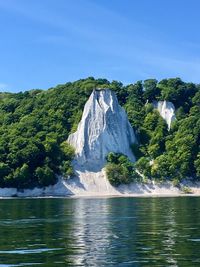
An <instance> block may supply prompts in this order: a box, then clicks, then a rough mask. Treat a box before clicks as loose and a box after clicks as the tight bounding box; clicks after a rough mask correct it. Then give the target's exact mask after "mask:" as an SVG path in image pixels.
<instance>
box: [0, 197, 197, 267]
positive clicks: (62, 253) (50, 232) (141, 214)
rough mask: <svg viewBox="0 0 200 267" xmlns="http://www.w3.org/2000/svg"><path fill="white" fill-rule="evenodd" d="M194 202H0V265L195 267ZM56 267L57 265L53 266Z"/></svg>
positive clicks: (168, 199) (47, 200)
mask: <svg viewBox="0 0 200 267" xmlns="http://www.w3.org/2000/svg"><path fill="white" fill-rule="evenodd" d="M199 226H200V205H199V198H189V197H187V198H184V197H183V198H180V197H179V198H105V199H86V198H83V199H26V200H20V199H16V200H6V201H4V200H1V202H0V250H1V251H2V250H8V251H11V250H16V249H22V248H25V249H40V248H59V249H60V250H57V251H52V252H51V251H49V252H45V253H38V254H32V255H31V254H24V255H20V254H13V255H12V254H8V255H6V254H2V253H0V262H1V264H7V263H9V264H14V263H15V264H16V262H20V263H27V262H31V263H34V262H41V263H45V264H46V265H47V266H55V262H61V263H63V264H64V265H65V266H126V265H125V264H127V266H134V267H135V266H136V267H137V266H138V267H140V266H142V267H145V266H148V267H154V266H173V267H175V266H192V267H193V266H199V262H200V257H199V251H200V242H198V240H199V238H200V227H199ZM58 266H59V265H58Z"/></svg>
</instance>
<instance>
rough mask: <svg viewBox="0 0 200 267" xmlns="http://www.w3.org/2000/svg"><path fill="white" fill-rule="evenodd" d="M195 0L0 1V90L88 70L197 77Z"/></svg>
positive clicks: (199, 4) (199, 48)
mask: <svg viewBox="0 0 200 267" xmlns="http://www.w3.org/2000/svg"><path fill="white" fill-rule="evenodd" d="M199 10H200V1H199V0H166V1H164V0H163V1H161V0H0V36H1V37H0V91H12V92H17V91H21V90H22V91H24V90H29V89H33V88H42V89H47V88H49V87H52V86H54V85H57V84H60V83H65V82H67V81H74V80H77V79H80V78H86V77H88V76H94V77H96V78H98V77H101V78H107V79H109V80H119V81H122V82H124V83H133V82H135V81H137V80H143V79H147V78H157V79H158V80H160V79H162V78H167V77H181V78H182V79H183V80H185V81H192V82H195V83H200V29H199V27H200V15H199Z"/></svg>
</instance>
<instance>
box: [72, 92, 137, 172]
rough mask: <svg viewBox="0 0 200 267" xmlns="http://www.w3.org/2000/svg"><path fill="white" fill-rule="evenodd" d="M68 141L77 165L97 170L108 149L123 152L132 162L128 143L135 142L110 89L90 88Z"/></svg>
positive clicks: (132, 158)
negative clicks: (78, 121)
mask: <svg viewBox="0 0 200 267" xmlns="http://www.w3.org/2000/svg"><path fill="white" fill-rule="evenodd" d="M68 142H69V143H70V144H71V145H72V146H73V147H74V148H75V153H76V163H78V165H82V166H87V167H92V169H93V168H94V169H95V167H96V168H97V169H100V168H101V167H103V166H104V164H105V157H106V156H107V154H108V153H109V152H115V153H123V154H124V155H127V156H128V157H129V159H130V160H131V161H134V160H135V158H134V155H133V154H132V151H131V149H130V145H131V144H132V143H134V142H136V138H135V135H134V132H133V129H132V127H131V125H130V123H129V121H128V118H127V115H126V112H125V111H124V109H123V108H122V107H121V106H120V105H119V103H118V100H117V97H116V95H115V93H114V92H113V91H111V90H109V89H97V90H93V92H92V94H91V95H90V98H89V99H88V101H87V103H86V104H85V107H84V111H83V115H82V119H81V121H80V123H79V125H78V129H77V131H76V132H75V133H73V134H71V135H70V136H69V138H68Z"/></svg>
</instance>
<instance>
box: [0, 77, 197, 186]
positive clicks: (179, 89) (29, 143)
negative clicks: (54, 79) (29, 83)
mask: <svg viewBox="0 0 200 267" xmlns="http://www.w3.org/2000/svg"><path fill="white" fill-rule="evenodd" d="M96 87H101V88H111V89H112V90H114V91H115V92H116V94H117V97H118V99H119V103H120V104H121V105H122V106H124V108H125V110H126V112H127V114H128V117H129V120H130V122H131V125H132V126H133V128H134V130H135V132H136V135H137V139H138V145H134V146H133V151H134V154H135V155H136V158H137V162H136V164H135V167H137V168H138V170H139V171H140V172H141V173H142V174H143V175H144V176H146V177H148V178H155V179H179V180H180V179H182V178H185V177H193V178H194V179H197V178H200V152H199V147H200V86H199V85H195V84H192V83H185V82H183V81H182V80H181V79H179V78H175V79H164V80H162V81H160V82H158V81H157V80H155V79H148V80H145V81H144V82H142V81H139V82H137V83H135V84H130V85H127V86H124V85H123V84H122V83H121V82H117V81H113V82H109V81H108V80H106V79H94V78H93V77H89V78H87V79H82V80H78V81H76V82H73V83H66V84H63V85H58V86H56V87H55V88H50V89H49V90H46V91H42V90H38V89H37V90H30V91H27V92H24V93H22V92H20V93H17V94H13V93H0V187H5V186H9V187H11V186H14V187H18V188H27V187H33V186H36V185H37V186H38V185H39V186H46V185H49V184H53V183H55V182H56V179H57V178H56V177H57V175H59V174H62V175H64V176H65V177H68V176H70V175H72V174H73V170H72V167H71V160H72V159H73V156H74V151H73V148H71V147H70V146H69V144H67V142H66V140H67V137H68V135H69V133H70V132H73V131H75V130H76V128H77V125H78V122H79V121H80V118H81V114H82V111H83V107H84V104H85V102H86V100H87V99H88V97H89V95H90V94H91V91H92V90H93V89H94V88H96ZM164 99H166V100H169V101H172V102H173V103H174V105H175V107H176V117H177V120H176V121H175V123H174V124H173V125H172V128H171V130H170V131H168V130H167V125H166V123H165V121H164V120H163V119H162V118H161V117H160V115H159V113H158V112H157V111H156V110H155V109H154V108H153V106H152V105H151V103H152V102H153V101H154V100H164ZM123 160H124V161H125V159H123ZM109 164H110V165H109V168H110V169H111V170H112V171H113V170H114V171H115V173H116V168H119V170H118V171H117V172H119V173H121V177H126V175H125V173H126V170H125V169H126V167H127V166H128V163H127V162H126V164H125V163H124V162H123V164H122V162H121V161H119V162H118V163H113V162H109ZM113 164H115V165H113ZM124 165H126V167H123V168H122V166H124ZM135 167H134V168H135ZM130 169H131V168H129V172H130ZM132 172H133V173H134V169H132ZM130 177H132V176H130Z"/></svg>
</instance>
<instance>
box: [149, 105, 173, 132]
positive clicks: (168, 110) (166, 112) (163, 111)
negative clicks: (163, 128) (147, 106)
mask: <svg viewBox="0 0 200 267" xmlns="http://www.w3.org/2000/svg"><path fill="white" fill-rule="evenodd" d="M153 105H154V107H155V108H156V109H157V110H158V112H159V113H160V115H161V117H162V118H163V119H164V120H165V121H166V123H167V125H168V129H170V127H171V123H172V122H173V121H174V120H175V119H176V116H175V107H174V104H173V103H172V102H169V101H166V100H165V101H158V102H157V101H155V102H153Z"/></svg>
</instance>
